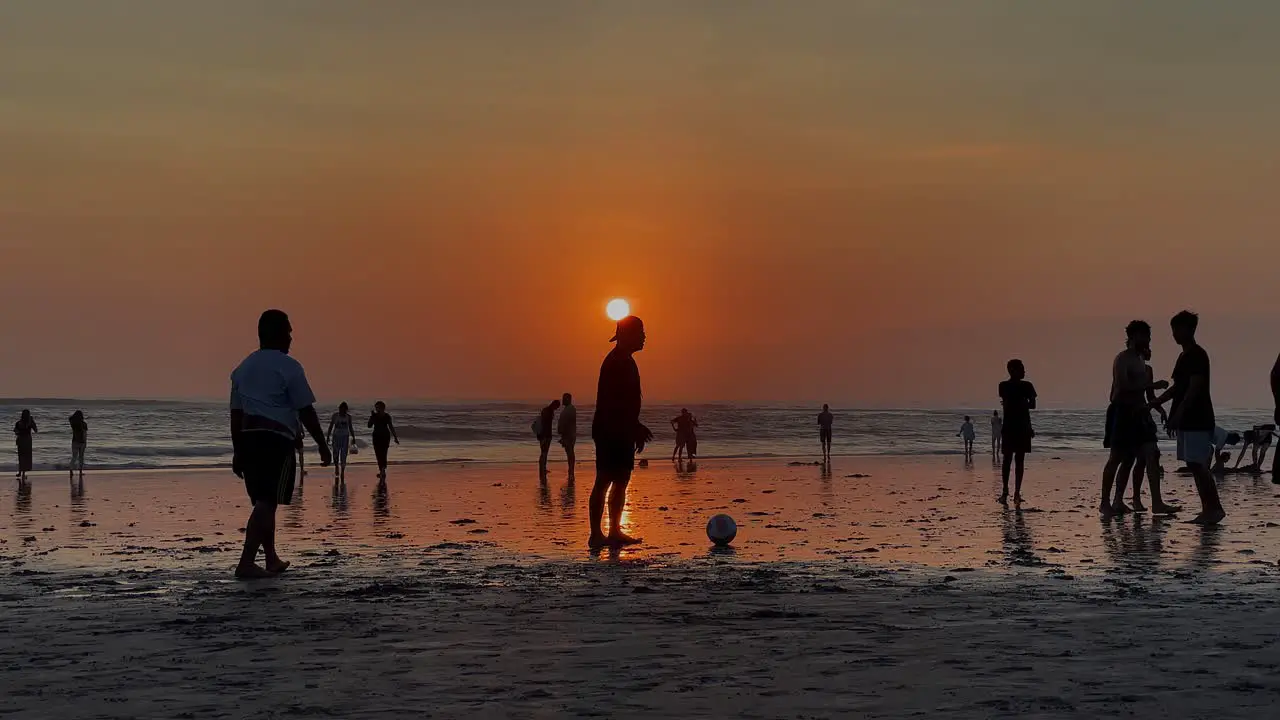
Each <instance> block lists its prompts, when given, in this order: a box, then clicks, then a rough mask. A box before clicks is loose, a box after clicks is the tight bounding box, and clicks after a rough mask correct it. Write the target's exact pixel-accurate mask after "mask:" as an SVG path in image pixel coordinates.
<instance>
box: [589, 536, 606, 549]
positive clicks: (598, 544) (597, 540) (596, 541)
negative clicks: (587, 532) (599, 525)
mask: <svg viewBox="0 0 1280 720" xmlns="http://www.w3.org/2000/svg"><path fill="white" fill-rule="evenodd" d="M608 544H609V538H606V537H605V536H603V535H597V534H596V533H591V537H590V538H588V539H587V547H589V548H591V549H593V550H595V549H598V548H602V547H604V546H605V545H608Z"/></svg>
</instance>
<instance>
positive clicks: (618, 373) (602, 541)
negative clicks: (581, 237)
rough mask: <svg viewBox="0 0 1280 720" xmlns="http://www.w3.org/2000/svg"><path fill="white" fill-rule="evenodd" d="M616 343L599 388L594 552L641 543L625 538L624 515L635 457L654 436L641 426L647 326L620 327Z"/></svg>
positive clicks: (625, 321) (623, 323)
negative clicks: (640, 356)
mask: <svg viewBox="0 0 1280 720" xmlns="http://www.w3.org/2000/svg"><path fill="white" fill-rule="evenodd" d="M610 342H614V343H617V344H616V345H615V346H614V348H613V350H610V351H609V354H608V355H606V356H605V359H604V362H603V363H602V364H601V365H600V382H599V385H598V386H597V388H596V408H595V417H594V418H592V420H591V439H592V440H593V441H595V446H596V482H595V487H593V488H592V490H591V501H590V504H589V505H588V514H589V518H590V520H589V521H590V524H591V537H590V538H589V540H588V541H587V542H588V544H589V545H590V546H591V547H592V548H599V547H604V546H605V545H614V546H619V545H631V544H634V543H638V542H640V540H639V539H638V538H633V537H630V536H628V535H627V534H626V533H624V532H622V511H623V509H624V508H625V507H626V504H627V484H628V483H629V482H630V481H631V471H632V469H633V468H634V467H635V460H636V453H637V452H642V451H643V450H644V447H645V445H647V444H648V443H649V442H650V441H652V440H653V433H652V432H649V428H647V427H645V426H644V424H643V423H641V422H640V401H641V392H640V369H639V368H638V367H637V366H636V361H635V358H634V357H633V356H634V355H635V354H636V353H638V352H640V351H641V350H643V349H644V343H645V333H644V323H643V322H641V320H640V318H638V317H635V316H634V315H628V316H627V317H624V318H622V319H621V320H619V321H618V329H617V333H616V334H615V335H614V336H613V338H612V339H611V340H610ZM606 498H607V500H608V504H609V534H608V535H605V533H604V528H603V527H602V520H603V516H604V509H605V501H606Z"/></svg>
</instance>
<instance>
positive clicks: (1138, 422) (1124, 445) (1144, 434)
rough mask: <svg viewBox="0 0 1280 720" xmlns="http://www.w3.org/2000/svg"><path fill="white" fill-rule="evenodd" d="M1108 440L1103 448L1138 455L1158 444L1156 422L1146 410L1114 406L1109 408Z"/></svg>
mask: <svg viewBox="0 0 1280 720" xmlns="http://www.w3.org/2000/svg"><path fill="white" fill-rule="evenodd" d="M1106 440H1107V441H1106V442H1104V443H1103V447H1108V448H1111V449H1112V450H1119V451H1121V452H1124V453H1129V454H1134V455H1136V454H1137V453H1138V451H1139V450H1141V449H1142V448H1143V447H1145V446H1147V445H1149V444H1151V443H1154V442H1156V424H1155V421H1153V420H1152V419H1151V413H1150V412H1148V411H1146V410H1142V409H1136V408H1122V407H1119V406H1116V405H1112V406H1111V407H1109V408H1107V432H1106Z"/></svg>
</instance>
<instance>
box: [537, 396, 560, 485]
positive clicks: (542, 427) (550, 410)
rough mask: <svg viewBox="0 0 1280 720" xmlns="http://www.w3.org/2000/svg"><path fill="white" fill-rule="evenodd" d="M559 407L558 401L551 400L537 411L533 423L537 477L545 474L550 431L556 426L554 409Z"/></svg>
mask: <svg viewBox="0 0 1280 720" xmlns="http://www.w3.org/2000/svg"><path fill="white" fill-rule="evenodd" d="M559 409H560V401H559V400H552V401H551V402H550V403H548V404H547V406H546V407H544V408H542V411H541V412H540V413H538V420H537V422H535V423H534V430H535V432H534V434H535V435H537V436H538V477H546V476H547V455H548V453H550V452H551V438H552V432H553V431H554V430H555V427H556V410H559Z"/></svg>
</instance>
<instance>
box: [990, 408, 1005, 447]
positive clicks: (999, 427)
mask: <svg viewBox="0 0 1280 720" xmlns="http://www.w3.org/2000/svg"><path fill="white" fill-rule="evenodd" d="M1003 433H1004V421H1003V420H1001V419H1000V411H999V410H993V411H992V412H991V454H992V455H999V454H1000V436H1001V435H1002V434H1003Z"/></svg>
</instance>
